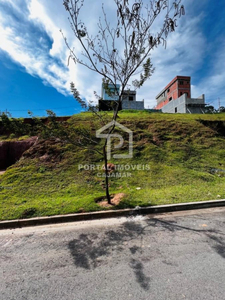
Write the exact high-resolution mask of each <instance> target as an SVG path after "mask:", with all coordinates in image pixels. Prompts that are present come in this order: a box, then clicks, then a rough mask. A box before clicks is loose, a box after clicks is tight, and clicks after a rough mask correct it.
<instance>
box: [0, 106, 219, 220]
mask: <svg viewBox="0 0 225 300" xmlns="http://www.w3.org/2000/svg"><path fill="white" fill-rule="evenodd" d="M118 122H119V123H120V124H122V125H124V126H126V127H127V128H129V129H130V130H132V131H133V140H134V142H133V158H132V159H119V160H118V159H112V160H110V163H112V164H114V165H115V166H116V167H115V168H116V169H117V170H114V171H112V172H111V178H110V193H111V194H113V195H118V194H119V195H122V196H123V197H122V201H121V202H120V203H119V204H118V205H116V206H114V208H125V207H136V206H149V205H158V204H168V203H178V202H190V201H201V200H212V199H223V198H225V114H216V115H210V114H209V115H206V114H205V115H183V114H182V115H181V114H160V113H158V114H157V113H155V114H154V113H149V112H137V111H136V112H132V111H128V112H124V111H122V112H120V114H119V119H118ZM63 126H64V128H66V129H67V130H69V132H73V135H72V137H73V138H74V140H75V141H77V143H75V144H73V143H70V142H65V140H64V139H63V138H60V137H58V138H56V137H55V136H54V137H53V136H52V137H51V136H48V137H47V138H46V137H45V138H39V139H38V141H37V142H36V143H35V144H34V145H33V146H32V147H31V148H29V149H28V150H27V151H26V152H25V153H24V154H23V156H22V157H21V158H20V160H19V161H17V162H16V163H15V164H13V165H11V166H10V167H9V168H7V170H6V172H5V173H4V174H3V175H0V203H1V205H0V219H1V220H5V219H15V218H26V217H33V216H46V215H54V214H66V213H75V212H84V211H96V210H102V209H108V208H107V207H104V208H102V206H100V205H99V203H98V200H99V199H101V198H102V197H103V196H104V177H103V170H102V165H103V160H102V157H101V155H100V154H99V153H98V152H95V151H92V150H93V149H95V150H99V151H101V146H102V141H101V140H100V139H95V142H96V144H93V145H88V143H86V147H79V145H78V144H79V143H78V142H79V141H80V140H81V139H82V138H81V134H82V132H84V131H85V132H89V131H90V134H92V135H93V136H94V134H95V130H96V122H95V121H94V120H93V115H92V114H91V113H82V114H79V115H74V116H73V117H71V118H70V119H69V120H68V121H64V123H63ZM23 133H24V132H23ZM23 133H21V134H19V135H20V136H18V135H17V136H15V135H13V134H12V133H10V132H7V135H4V133H3V132H2V135H1V140H7V141H10V140H13V141H14V142H15V141H16V140H18V139H20V140H23V139H26V138H27V137H28V136H29V134H28V135H26V136H25V137H23V136H22V134H23ZM31 133H32V135H33V134H34V133H33V132H31ZM124 137H125V136H124ZM126 147H127V143H125V144H124V149H125V148H126ZM90 166H92V167H90ZM128 173H129V175H128ZM113 174H114V175H113ZM115 174H120V175H121V176H119V175H118V176H117V175H115Z"/></svg>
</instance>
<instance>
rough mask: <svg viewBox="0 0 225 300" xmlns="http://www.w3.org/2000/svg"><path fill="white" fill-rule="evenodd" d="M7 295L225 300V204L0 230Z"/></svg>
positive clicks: (16, 299) (0, 295)
mask: <svg viewBox="0 0 225 300" xmlns="http://www.w3.org/2000/svg"><path fill="white" fill-rule="evenodd" d="M0 266H1V271H0V299H1V300H20V299H21V300H31V299H35V300H42V299H43V300H46V299H49V300H61V299H62V300H67V299H68V300H89V299H90V300H101V299H102V300H112V299H113V300H127V299H128V300H129V299H135V300H139V299H140V300H142V299H143V300H144V299H150V300H151V299H156V300H161V299H162V300H165V299H169V300H176V299H179V300H180V299H189V300H198V299H200V300H203V299H206V300H211V299H216V300H220V299H221V300H224V299H225V208H214V209H207V210H198V211H191V212H190V211H189V212H179V213H170V214H162V215H154V216H147V217H141V216H139V217H135V218H134V217H129V218H120V219H107V220H100V221H97V220H95V221H87V222H78V223H67V224H58V225H50V226H40V227H30V228H22V229H15V230H1V231H0Z"/></svg>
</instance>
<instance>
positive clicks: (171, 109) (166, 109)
mask: <svg viewBox="0 0 225 300" xmlns="http://www.w3.org/2000/svg"><path fill="white" fill-rule="evenodd" d="M186 99H187V95H186V94H184V95H182V96H181V97H179V98H178V99H176V100H173V101H170V102H169V103H167V104H166V105H164V106H163V107H162V112H163V113H171V114H172V113H175V108H176V109H177V110H176V112H177V113H180V114H185V113H186Z"/></svg>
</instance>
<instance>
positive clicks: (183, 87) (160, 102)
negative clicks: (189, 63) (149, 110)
mask: <svg viewBox="0 0 225 300" xmlns="http://www.w3.org/2000/svg"><path fill="white" fill-rule="evenodd" d="M183 94H187V97H188V98H191V77H189V76H176V77H175V78H174V79H173V80H172V81H170V83H169V84H167V86H166V87H165V88H164V89H163V90H162V91H161V92H160V93H159V94H158V95H157V96H156V101H157V105H156V109H161V108H162V107H163V106H164V105H166V104H167V103H169V102H170V101H172V100H175V99H177V98H179V97H180V96H182V95H183Z"/></svg>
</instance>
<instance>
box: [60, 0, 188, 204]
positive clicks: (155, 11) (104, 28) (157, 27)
mask: <svg viewBox="0 0 225 300" xmlns="http://www.w3.org/2000/svg"><path fill="white" fill-rule="evenodd" d="M113 1H114V3H115V11H114V19H113V20H114V21H113V23H114V24H113V25H111V23H110V21H109V16H108V14H107V13H106V10H105V8H104V5H103V4H102V15H101V17H100V18H99V22H98V25H97V26H98V33H97V34H96V35H95V36H92V35H91V34H90V31H89V30H88V28H87V27H86V25H85V23H84V21H83V20H81V19H80V13H81V11H82V8H83V6H84V3H85V0H64V1H63V4H64V7H65V9H66V10H67V11H68V13H69V21H70V25H71V29H72V31H73V34H74V36H75V38H76V39H77V40H78V41H79V43H80V45H81V46H82V49H83V51H82V53H81V56H80V57H78V55H77V53H76V51H75V50H74V49H72V48H71V47H70V45H69V43H68V41H67V39H66V37H64V39H65V43H66V45H67V47H68V48H69V50H70V55H69V59H72V60H73V61H74V63H77V64H81V65H83V66H85V67H86V68H88V69H89V70H91V71H93V72H96V73H97V74H99V75H100V76H101V77H102V80H103V84H104V87H105V89H106V91H107V92H108V93H112V91H111V89H110V86H111V85H112V86H113V87H114V91H113V93H114V94H115V96H117V99H118V101H115V105H114V107H113V117H112V120H113V121H116V119H117V116H118V110H119V107H120V106H121V102H122V95H123V93H124V90H125V89H126V88H128V86H129V87H130V86H131V85H132V86H133V87H134V88H135V89H137V88H140V87H141V86H143V84H144V83H145V82H146V80H147V79H149V78H150V77H151V75H152V73H153V72H154V68H153V65H152V63H151V59H150V53H151V51H152V50H153V49H154V48H156V47H158V46H159V45H160V44H162V45H163V46H165V47H166V40H167V37H168V35H169V33H171V32H173V31H175V29H176V27H177V18H179V17H181V16H182V15H184V6H183V5H182V3H181V0H173V1H169V0H158V1H156V0H150V1H149V0H146V1H144V0H133V1H132V0H113ZM170 2H172V4H171V5H170ZM111 13H112V12H111ZM160 20H161V22H160ZM137 75H138V76H139V79H137V78H136V77H137ZM132 77H134V78H136V79H134V80H133V81H132V82H130V81H131V79H132ZM118 84H119V85H120V89H119V90H118V88H117V85H118ZM71 89H72V92H73V94H74V97H75V98H76V94H77V93H78V91H77V89H76V88H75V85H74V84H73V83H72V84H71ZM76 99H77V98H76ZM79 101H80V102H81V104H82V103H83V102H82V100H81V99H80V100H79ZM83 104H84V103H83ZM113 124H114V125H112V126H111V127H110V128H109V130H108V136H110V134H112V132H113V131H114V129H115V122H114V123H113ZM106 146H107V139H106V141H105V143H104V146H103V155H104V161H105V177H106V196H107V200H108V202H109V203H110V195H109V188H108V171H107V163H108V161H107V154H106Z"/></svg>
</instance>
